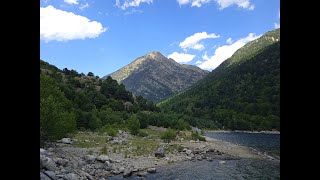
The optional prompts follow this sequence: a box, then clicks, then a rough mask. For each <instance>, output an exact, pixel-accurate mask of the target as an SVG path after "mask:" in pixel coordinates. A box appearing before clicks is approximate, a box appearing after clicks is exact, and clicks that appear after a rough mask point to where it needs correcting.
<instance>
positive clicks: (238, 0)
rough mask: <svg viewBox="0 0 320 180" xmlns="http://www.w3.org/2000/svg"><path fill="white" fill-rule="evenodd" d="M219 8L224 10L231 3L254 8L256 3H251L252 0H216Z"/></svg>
mask: <svg viewBox="0 0 320 180" xmlns="http://www.w3.org/2000/svg"><path fill="white" fill-rule="evenodd" d="M215 1H216V2H217V3H218V5H219V6H220V7H219V8H220V9H221V10H222V9H224V8H227V7H229V6H231V5H238V7H241V8H244V9H248V10H254V5H253V4H252V3H250V0H215Z"/></svg>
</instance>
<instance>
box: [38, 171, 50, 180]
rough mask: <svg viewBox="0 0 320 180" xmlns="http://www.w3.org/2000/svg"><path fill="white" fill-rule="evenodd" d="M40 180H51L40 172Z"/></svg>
mask: <svg viewBox="0 0 320 180" xmlns="http://www.w3.org/2000/svg"><path fill="white" fill-rule="evenodd" d="M40 180H51V179H50V178H49V177H48V176H47V175H45V174H44V173H43V172H40Z"/></svg>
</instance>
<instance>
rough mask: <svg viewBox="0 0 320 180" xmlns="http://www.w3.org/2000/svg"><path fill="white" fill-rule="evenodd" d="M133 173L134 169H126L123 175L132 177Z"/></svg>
mask: <svg viewBox="0 0 320 180" xmlns="http://www.w3.org/2000/svg"><path fill="white" fill-rule="evenodd" d="M131 175H132V169H125V170H124V172H123V177H130V176H131Z"/></svg>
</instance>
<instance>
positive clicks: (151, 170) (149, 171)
mask: <svg viewBox="0 0 320 180" xmlns="http://www.w3.org/2000/svg"><path fill="white" fill-rule="evenodd" d="M147 172H148V173H156V172H157V169H156V168H149V169H147Z"/></svg>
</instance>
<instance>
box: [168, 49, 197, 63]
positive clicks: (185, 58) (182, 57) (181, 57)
mask: <svg viewBox="0 0 320 180" xmlns="http://www.w3.org/2000/svg"><path fill="white" fill-rule="evenodd" d="M194 57H195V55H192V54H186V53H177V52H174V53H172V54H170V55H169V56H168V58H171V59H173V60H175V61H176V62H178V63H184V62H189V61H192V59H193V58H194Z"/></svg>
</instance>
